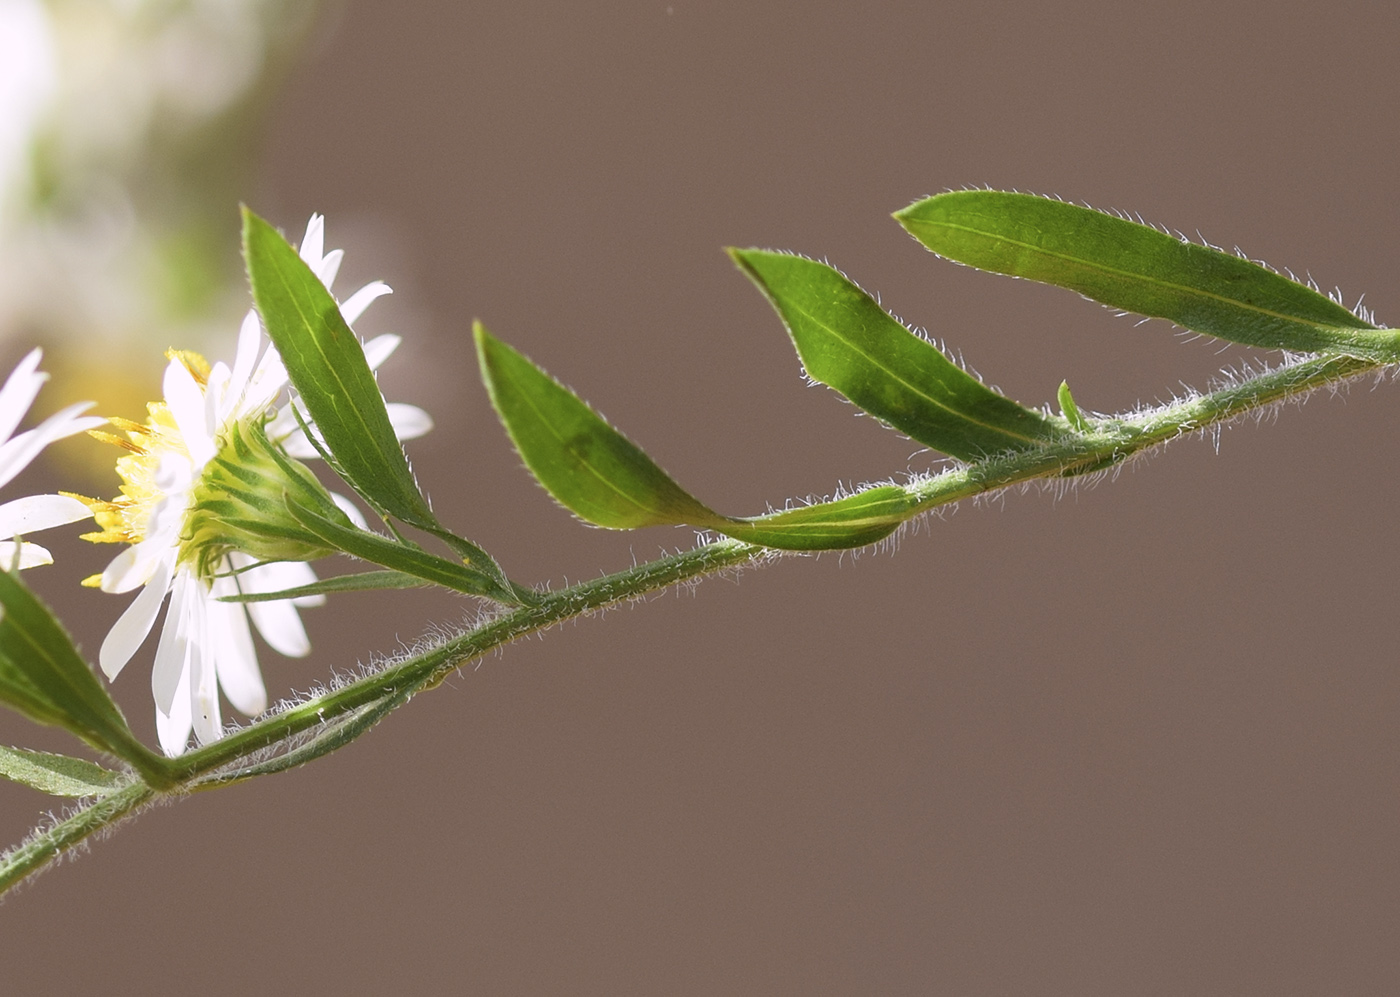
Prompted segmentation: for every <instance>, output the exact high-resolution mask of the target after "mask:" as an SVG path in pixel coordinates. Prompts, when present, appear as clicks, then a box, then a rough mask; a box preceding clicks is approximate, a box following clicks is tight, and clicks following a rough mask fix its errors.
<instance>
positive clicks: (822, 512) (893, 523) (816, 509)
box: [712, 485, 917, 550]
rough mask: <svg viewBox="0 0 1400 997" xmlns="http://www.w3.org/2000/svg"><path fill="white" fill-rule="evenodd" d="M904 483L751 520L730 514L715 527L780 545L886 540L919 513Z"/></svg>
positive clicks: (828, 546) (836, 545) (839, 545)
mask: <svg viewBox="0 0 1400 997" xmlns="http://www.w3.org/2000/svg"><path fill="white" fill-rule="evenodd" d="M916 505H917V503H916V501H915V500H914V498H913V497H911V496H910V495H909V493H908V492H906V491H905V490H904V489H903V488H898V487H896V486H894V485H882V486H880V487H878V488H870V489H867V490H866V491H863V492H860V493H859V494H857V495H850V496H847V497H846V498H843V499H837V500H835V501H833V502H818V503H816V504H814V505H808V506H802V507H801V508H798V509H789V510H786V511H784V512H778V513H774V514H772V515H771V516H756V517H754V518H752V519H726V520H725V521H724V522H723V524H722V525H719V526H714V527H712V528H713V529H716V530H718V531H719V532H721V533H724V534H725V535H727V536H731V537H733V538H734V539H735V540H743V541H745V542H746V543H752V544H760V545H762V546H764V547H776V548H778V549H779V550H843V549H848V548H851V547H864V546H866V545H867V544H873V543H875V542H877V541H879V540H883V539H885V537H887V536H889V535H890V534H891V533H893V532H894V531H895V530H896V529H898V528H899V525H900V524H901V523H903V522H904V521H905V520H907V519H909V518H910V516H912V515H913V514H914V512H915V506H916Z"/></svg>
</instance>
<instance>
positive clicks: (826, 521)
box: [476, 323, 912, 550]
mask: <svg viewBox="0 0 1400 997" xmlns="http://www.w3.org/2000/svg"><path fill="white" fill-rule="evenodd" d="M476 345H477V354H478V356H479V357H480V360H481V375H482V379H483V380H484V381H485V382H486V388H487V391H488V392H489V393H490V395H491V402H492V404H493V405H495V407H496V412H497V414H498V415H499V416H500V417H501V422H502V423H503V424H504V425H505V427H506V432H507V433H508V434H509V435H510V438H511V440H512V442H514V443H515V447H516V449H517V450H518V451H519V452H520V456H521V457H522V458H523V459H524V461H525V466H526V467H528V468H529V469H530V471H531V473H533V474H534V475H535V477H536V478H537V479H538V480H539V482H540V484H542V485H543V486H544V487H545V490H546V491H548V492H549V494H550V495H552V496H553V497H554V499H555V501H557V502H558V503H559V504H560V505H562V506H564V507H565V508H566V509H568V510H569V511H570V512H572V513H574V515H576V516H578V517H579V518H580V519H583V520H585V521H586V522H589V523H592V524H594V525H595V526H605V527H608V528H610V529H635V528H637V527H641V526H679V525H682V524H688V525H690V526H695V527H698V528H701V529H710V530H714V531H716V532H718V533H723V534H725V535H726V536H730V537H733V538H734V539H736V540H742V541H744V542H745V543H751V544H759V545H762V546H765V547H773V548H777V549H780V550H831V549H839V548H848V547H863V546H865V545H866V544H871V543H875V542H876V541H878V540H881V539H883V538H884V537H886V536H888V535H889V534H890V533H891V532H892V531H893V530H894V529H895V528H897V527H898V526H899V524H900V523H901V522H903V520H904V519H905V518H907V513H908V511H909V509H910V508H911V506H912V503H911V501H910V499H909V497H908V496H907V495H906V494H905V493H904V492H903V491H902V490H901V489H898V488H881V489H875V490H873V491H868V492H864V493H862V494H860V495H854V496H850V497H848V498H845V499H841V500H838V501H835V502H822V503H818V504H816V505H810V506H803V507H801V508H797V509H791V510H787V511H784V512H779V513H773V514H770V515H767V516H755V517H752V518H748V519H736V518H732V517H729V516H722V515H720V514H719V513H717V512H715V511H714V510H712V509H710V508H709V507H708V506H706V505H705V504H704V503H702V502H701V501H700V500H699V499H697V498H695V497H694V496H693V495H691V494H690V493H689V492H687V491H685V490H684V489H683V488H681V486H680V485H678V484H676V482H675V481H674V480H672V478H671V477H670V475H668V474H667V473H666V472H665V471H663V470H661V468H660V467H658V466H657V464H656V462H655V461H653V460H652V459H651V458H650V457H648V456H647V455H646V454H645V453H643V452H642V450H641V449H640V448H639V447H638V446H637V445H636V444H635V443H633V442H632V441H631V440H629V439H627V437H625V436H623V435H622V434H621V433H619V432H618V431H617V430H616V429H614V428H613V427H612V426H610V425H608V423H607V421H606V420H605V419H603V417H602V416H600V415H599V414H598V413H597V412H595V411H593V409H592V408H590V407H589V406H588V404H587V403H586V402H584V401H583V400H582V399H580V398H579V397H578V396H577V395H575V394H574V393H573V392H572V391H570V390H569V389H568V388H566V387H564V386H563V385H562V384H560V383H559V382H558V381H556V380H554V378H552V377H550V376H549V375H548V374H546V373H545V372H544V371H543V370H541V369H540V368H539V367H537V366H536V365H535V364H534V363H532V362H531V361H530V360H528V359H527V358H526V357H524V356H523V355H521V354H520V353H518V352H516V351H515V350H513V349H511V348H510V347H509V346H507V345H506V344H505V343H503V342H501V341H500V340H499V339H496V338H495V337H494V336H492V335H491V334H490V333H488V332H487V331H486V330H485V328H483V327H482V326H481V325H480V323H478V324H477V326H476Z"/></svg>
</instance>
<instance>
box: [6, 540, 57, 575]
mask: <svg viewBox="0 0 1400 997" xmlns="http://www.w3.org/2000/svg"><path fill="white" fill-rule="evenodd" d="M15 548H16V541H14V540H0V568H3V569H4V570H5V571H9V570H10V567H11V566H12V565H13V566H15V567H18V568H19V570H20V571H26V570H28V569H29V568H38V567H42V566H43V565H45V564H53V555H52V554H50V553H49V552H48V550H47V549H46V548H44V547H40V546H39V545H38V544H32V543H20V544H18V548H19V549H18V553H19V564H18V565H15V553H16V549H15Z"/></svg>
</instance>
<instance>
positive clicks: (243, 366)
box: [219, 308, 262, 419]
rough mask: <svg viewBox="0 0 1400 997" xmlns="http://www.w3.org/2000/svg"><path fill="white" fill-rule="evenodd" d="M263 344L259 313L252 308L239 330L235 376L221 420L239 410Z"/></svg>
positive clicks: (229, 385) (230, 380)
mask: <svg viewBox="0 0 1400 997" xmlns="http://www.w3.org/2000/svg"><path fill="white" fill-rule="evenodd" d="M261 344H262V325H261V324H260V323H259V322H258V313H257V312H255V311H253V310H252V309H251V308H250V309H248V314H247V315H245V316H243V324H242V325H241V326H239V328H238V349H237V350H236V351H235V353H234V355H233V376H232V377H230V378H229V382H228V400H227V402H226V404H225V406H224V411H222V412H220V413H219V415H220V417H221V418H225V419H226V418H228V417H229V416H230V415H232V414H233V413H234V412H236V411H237V410H238V408H239V402H241V401H242V400H243V395H244V394H245V393H246V392H247V390H248V379H249V378H250V377H252V376H253V368H254V366H255V365H256V364H257V362H258V347H259V346H260V345H261Z"/></svg>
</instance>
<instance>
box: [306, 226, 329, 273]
mask: <svg viewBox="0 0 1400 997" xmlns="http://www.w3.org/2000/svg"><path fill="white" fill-rule="evenodd" d="M325 248H326V219H325V218H324V217H323V216H321V215H312V216H311V218H310V220H309V221H307V223H306V234H305V235H304V236H302V237H301V258H302V259H303V260H305V261H306V265H307V266H309V267H310V268H311V269H312V270H319V269H320V268H321V256H322V252H323V250H324V249H325Z"/></svg>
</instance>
